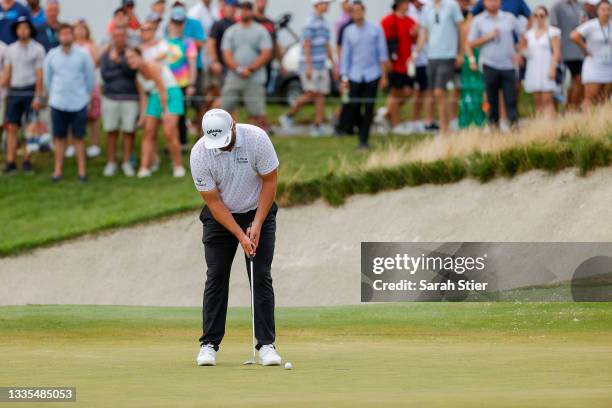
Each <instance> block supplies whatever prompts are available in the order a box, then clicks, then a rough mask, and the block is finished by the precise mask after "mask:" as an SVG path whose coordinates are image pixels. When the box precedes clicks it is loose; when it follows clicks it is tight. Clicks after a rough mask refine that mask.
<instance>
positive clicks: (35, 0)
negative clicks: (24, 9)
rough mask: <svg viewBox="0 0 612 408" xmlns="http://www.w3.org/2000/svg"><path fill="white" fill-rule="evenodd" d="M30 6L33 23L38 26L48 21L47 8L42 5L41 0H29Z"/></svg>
mask: <svg viewBox="0 0 612 408" xmlns="http://www.w3.org/2000/svg"><path fill="white" fill-rule="evenodd" d="M28 7H29V8H30V16H31V19H32V23H33V24H34V25H35V26H37V25H40V24H44V23H46V22H47V16H46V15H45V10H43V8H42V7H40V0H28Z"/></svg>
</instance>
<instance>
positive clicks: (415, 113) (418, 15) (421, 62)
mask: <svg viewBox="0 0 612 408" xmlns="http://www.w3.org/2000/svg"><path fill="white" fill-rule="evenodd" d="M428 3H429V0H414V2H413V3H412V4H411V5H410V8H409V9H408V16H409V17H410V18H412V19H413V20H414V21H415V22H416V23H417V24H419V25H422V20H423V9H424V7H425V6H426V5H427V4H428ZM416 48H417V44H414V45H413V47H412V50H413V51H414V50H416ZM427 61H428V59H427V45H424V46H423V48H422V49H421V52H420V53H419V54H418V56H417V57H416V58H415V59H414V67H415V76H414V97H415V98H414V105H413V106H412V130H413V131H416V132H436V131H438V130H440V128H439V126H438V124H437V123H436V122H434V120H433V98H432V96H431V92H430V91H429V82H428V80H427ZM422 118H423V119H424V120H422Z"/></svg>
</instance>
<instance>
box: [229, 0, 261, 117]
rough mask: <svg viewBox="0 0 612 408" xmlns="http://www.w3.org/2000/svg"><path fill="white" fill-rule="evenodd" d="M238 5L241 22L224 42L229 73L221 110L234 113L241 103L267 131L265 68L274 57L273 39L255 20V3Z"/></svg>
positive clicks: (242, 2)
mask: <svg viewBox="0 0 612 408" xmlns="http://www.w3.org/2000/svg"><path fill="white" fill-rule="evenodd" d="M239 5H240V22H239V23H238V24H234V25H233V26H231V27H230V28H228V29H227V31H226V32H225V34H224V35H223V40H222V42H221V50H222V52H223V60H224V61H225V65H226V66H227V69H228V70H229V73H228V74H227V77H226V78H225V84H224V85H223V90H222V91H221V94H222V96H221V107H222V109H224V110H226V111H228V112H233V111H234V109H236V108H237V107H238V105H239V104H240V103H241V102H242V103H243V104H244V106H245V107H246V110H247V111H248V113H249V116H250V121H251V122H252V123H253V124H255V125H257V126H259V127H261V128H262V129H267V128H268V123H267V121H266V92H265V88H264V87H265V83H266V72H265V65H266V64H267V63H268V61H269V60H270V58H271V57H272V39H271V38H270V34H268V32H267V31H266V29H265V28H263V27H262V26H261V25H259V24H257V23H255V22H254V21H253V3H252V2H251V1H245V0H242V1H240V2H239Z"/></svg>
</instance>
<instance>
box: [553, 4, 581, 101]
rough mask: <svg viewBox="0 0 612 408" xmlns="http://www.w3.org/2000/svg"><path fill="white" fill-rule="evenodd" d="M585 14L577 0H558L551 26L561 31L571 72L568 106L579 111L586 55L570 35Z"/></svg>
mask: <svg viewBox="0 0 612 408" xmlns="http://www.w3.org/2000/svg"><path fill="white" fill-rule="evenodd" d="M583 15H584V12H583V11H582V6H581V5H580V3H578V1H577V0H558V1H557V2H556V3H555V5H554V6H553V7H552V9H551V10H550V24H551V25H552V26H554V27H558V28H559V29H561V55H562V56H563V63H564V64H565V67H567V69H568V70H569V72H570V75H571V77H572V82H571V84H570V87H569V89H568V91H567V106H568V108H570V109H577V108H578V107H580V104H581V103H582V98H583V95H584V87H583V86H582V79H581V75H582V62H583V61H584V53H583V52H582V50H581V49H580V47H578V45H577V44H576V43H575V42H573V41H572V40H571V38H570V34H571V33H572V31H574V29H575V28H576V27H578V26H579V25H580V23H581V22H582V18H583Z"/></svg>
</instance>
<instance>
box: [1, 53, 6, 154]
mask: <svg viewBox="0 0 612 408" xmlns="http://www.w3.org/2000/svg"><path fill="white" fill-rule="evenodd" d="M7 47H8V46H7V45H6V44H5V43H3V42H2V41H0V123H4V115H5V113H6V85H5V84H3V80H2V75H3V72H4V66H5V64H6V50H7ZM3 132H4V126H0V143H1V141H4V138H3Z"/></svg>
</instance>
